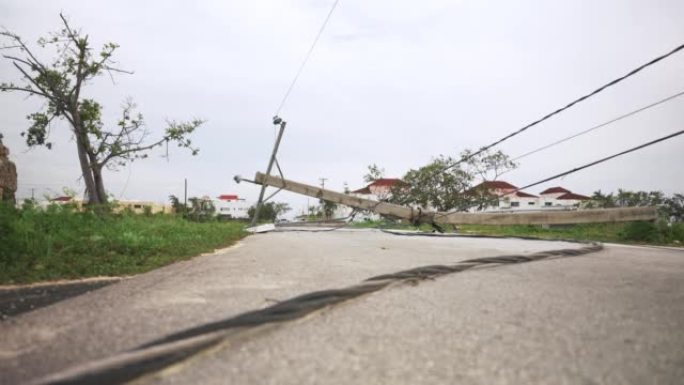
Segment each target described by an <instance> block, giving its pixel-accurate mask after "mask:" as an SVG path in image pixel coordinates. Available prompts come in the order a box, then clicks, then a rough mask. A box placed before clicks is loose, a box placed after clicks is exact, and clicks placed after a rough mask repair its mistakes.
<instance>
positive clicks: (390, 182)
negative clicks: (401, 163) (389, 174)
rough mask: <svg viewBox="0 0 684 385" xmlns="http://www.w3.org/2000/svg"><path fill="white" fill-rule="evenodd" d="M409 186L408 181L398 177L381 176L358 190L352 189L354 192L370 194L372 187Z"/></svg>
mask: <svg viewBox="0 0 684 385" xmlns="http://www.w3.org/2000/svg"><path fill="white" fill-rule="evenodd" d="M397 185H399V186H408V183H406V182H404V181H403V180H401V179H398V178H380V179H376V180H374V181H373V182H372V183H371V184H369V185H368V186H366V187H363V188H360V189H358V190H354V191H352V193H354V194H370V193H371V191H370V188H371V187H394V186H397Z"/></svg>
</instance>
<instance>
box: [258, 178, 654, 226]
mask: <svg viewBox="0 0 684 385" xmlns="http://www.w3.org/2000/svg"><path fill="white" fill-rule="evenodd" d="M254 182H255V183H257V184H260V185H262V186H272V187H278V188H282V189H285V190H288V191H292V192H294V193H297V194H302V195H306V196H310V197H313V198H319V199H323V200H327V201H330V202H335V203H341V204H343V205H346V206H350V207H354V208H358V209H362V210H369V211H372V212H374V213H377V214H381V215H388V216H391V217H396V218H403V219H408V220H411V221H415V222H418V223H437V224H460V225H463V224H486V225H542V224H573V223H601V222H627V221H652V220H655V219H656V218H657V215H656V208H655V207H626V208H615V209H594V210H572V211H548V212H544V211H536V212H515V213H513V212H512V213H462V212H452V213H440V212H434V211H428V210H425V211H421V210H418V209H414V208H411V207H406V206H400V205H396V204H392V203H387V202H379V201H374V200H371V199H364V198H359V197H355V196H351V195H346V194H342V193H339V192H336V191H330V190H325V189H322V188H319V187H316V186H311V185H306V184H304V183H299V182H295V181H291V180H286V179H281V178H278V177H275V176H269V175H264V174H262V173H260V172H259V173H257V174H256V177H255V178H254Z"/></svg>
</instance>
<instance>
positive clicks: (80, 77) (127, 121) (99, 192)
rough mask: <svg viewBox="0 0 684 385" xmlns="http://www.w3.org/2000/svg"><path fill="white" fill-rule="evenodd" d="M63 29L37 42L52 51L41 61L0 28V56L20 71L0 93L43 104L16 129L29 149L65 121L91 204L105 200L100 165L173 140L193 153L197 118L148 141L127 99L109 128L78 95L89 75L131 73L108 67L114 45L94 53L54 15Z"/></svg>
mask: <svg viewBox="0 0 684 385" xmlns="http://www.w3.org/2000/svg"><path fill="white" fill-rule="evenodd" d="M59 16H60V18H61V19H62V24H63V28H62V29H61V30H59V31H57V32H55V33H52V34H50V35H49V36H48V37H46V38H41V39H39V40H38V45H39V46H40V47H41V48H42V49H45V50H48V51H49V50H50V49H54V50H56V52H57V55H56V57H55V58H54V59H53V60H52V62H50V63H48V64H45V63H44V62H42V61H41V60H39V59H38V57H37V55H36V54H35V53H34V51H33V50H32V49H31V48H29V46H28V45H27V44H26V43H25V42H24V40H22V38H21V37H20V36H19V35H17V34H15V33H12V32H10V31H8V30H3V31H0V36H1V37H3V38H4V39H5V40H6V42H7V44H6V45H4V46H2V47H0V49H2V50H3V51H4V52H8V53H5V54H3V55H2V57H3V58H5V59H6V60H9V61H11V63H12V65H13V66H14V67H15V68H16V69H17V70H18V71H19V73H20V74H21V77H22V80H21V83H20V84H15V83H11V82H9V83H0V91H11V92H19V93H25V94H28V95H29V96H37V97H40V98H43V99H45V101H46V102H47V103H46V105H45V107H44V108H43V109H42V110H41V111H39V112H35V113H33V114H30V115H29V116H28V117H27V119H28V120H29V122H30V127H29V128H28V129H27V130H26V131H24V132H22V136H24V137H25V138H26V144H27V145H28V146H29V147H34V146H45V147H47V148H48V149H50V148H51V147H52V143H51V142H50V141H49V134H50V124H51V122H52V121H54V120H56V119H57V120H66V121H67V122H68V123H69V125H70V128H71V131H72V133H73V135H74V139H75V142H76V149H77V152H78V160H79V163H80V166H81V174H82V175H83V181H84V183H85V186H86V193H87V196H88V200H89V202H90V203H91V204H101V203H106V202H107V194H106V191H105V187H104V181H103V178H102V171H103V169H104V168H105V167H107V168H108V169H112V170H113V169H116V168H118V167H120V166H124V165H126V164H127V163H128V162H131V161H134V160H136V159H141V158H146V157H147V156H148V153H149V150H151V149H153V148H155V147H159V146H162V145H164V144H167V145H168V143H169V142H174V143H176V144H177V145H178V146H179V147H185V148H188V149H190V150H191V151H192V154H193V155H195V154H197V151H198V149H197V148H194V147H193V146H192V142H191V141H190V139H189V136H190V134H191V133H192V132H193V131H194V130H195V129H196V128H197V127H199V126H200V125H201V124H202V123H203V121H202V120H199V119H195V120H192V121H189V122H175V121H169V122H167V124H168V127H167V128H166V130H165V133H164V135H163V136H162V137H161V138H159V139H157V140H154V141H148V140H147V139H148V136H149V135H150V132H149V131H148V130H147V129H146V128H145V125H144V121H143V117H142V115H141V114H139V113H135V104H134V103H133V102H132V101H130V100H128V101H126V103H125V104H124V105H123V107H122V114H121V118H120V119H119V120H118V121H117V122H116V124H115V125H114V126H111V127H110V126H106V125H105V124H104V123H103V122H102V106H101V105H100V104H99V103H98V102H97V101H95V100H93V99H90V98H84V97H82V94H81V91H82V89H83V87H84V86H85V85H86V84H88V82H89V81H91V80H92V79H93V78H95V77H97V76H100V75H102V74H104V73H108V74H109V75H110V76H112V74H113V73H128V74H130V73H131V72H129V71H125V70H122V69H119V68H117V67H115V66H114V64H115V62H114V61H113V60H112V55H113V54H114V51H115V50H116V49H117V48H118V47H119V46H118V45H116V44H114V43H107V44H105V45H104V46H103V47H102V48H101V49H100V51H99V52H95V51H94V50H93V48H92V47H91V46H90V44H89V41H88V35H83V34H82V33H81V32H80V31H79V30H75V29H73V28H72V27H71V26H70V25H69V23H68V21H67V19H66V18H65V17H64V15H62V14H60V15H59Z"/></svg>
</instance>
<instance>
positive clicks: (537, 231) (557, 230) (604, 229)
mask: <svg viewBox="0 0 684 385" xmlns="http://www.w3.org/2000/svg"><path fill="white" fill-rule="evenodd" d="M354 227H358V228H386V229H415V227H413V226H411V225H410V224H402V223H393V222H389V221H376V222H363V223H359V224H355V225H354ZM419 230H422V231H431V230H432V229H431V227H430V226H429V225H421V227H420V228H419ZM447 230H450V228H449V227H448V226H447ZM458 232H460V233H463V234H481V235H496V236H510V237H535V238H544V239H567V240H577V241H598V242H613V243H627V244H642V245H660V246H680V247H681V246H683V245H684V223H672V224H668V223H665V222H643V221H639V222H624V223H587V224H578V225H563V226H552V227H549V228H542V227H541V226H535V225H510V226H493V225H462V226H458Z"/></svg>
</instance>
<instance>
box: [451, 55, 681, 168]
mask: <svg viewBox="0 0 684 385" xmlns="http://www.w3.org/2000/svg"><path fill="white" fill-rule="evenodd" d="M682 49H684V44H681V45H679V46H678V47H676V48H675V49H673V50H672V51H670V52H668V53H666V54H664V55H660V56H658V57H656V58H654V59H652V60H650V61H649V62H647V63H645V64H642V65H640V66H639V67H637V68H635V69H633V70H631V71H629V72H628V73H626V74H625V75H623V76H621V77H619V78H617V79H614V80H612V81H610V82H608V83H606V84H604V85H602V86H601V87H599V88H597V89H595V90H594V91H592V92H590V93H588V94H586V95H583V96H581V97H579V98H577V99H575V100H573V101H572V102H570V103H568V104H566V105H565V106H564V107H561V108H558V109H557V110H555V111H553V112H550V113H548V114H546V115H545V116H543V117H542V118H540V119H537V120H535V121H534V122H532V123H529V124H527V125H526V126H524V127H522V128H520V129H518V130H515V131H513V132H511V133H510V134H508V135H506V136H504V137H503V138H501V139H499V140H497V141H495V142H493V143H490V144H488V145H486V146H484V147H481V148H480V149H479V150H477V151H475V152H473V153H472V154H469V155H466V156H464V157H462V158H461V159H459V160H458V161H456V162H454V163H452V164H450V165H448V166H447V167H445V168H444V169H443V170H442V172H444V171H447V170H449V169H451V168H453V167H455V166H457V165H459V164H461V163H463V162H467V161H468V160H470V159H472V158H474V157H475V156H477V155H480V154H481V153H483V152H485V151H487V150H489V149H490V148H492V147H494V146H496V145H499V144H501V143H502V142H504V141H506V140H508V139H510V138H512V137H514V136H516V135H518V134H521V133H522V132H524V131H526V130H528V129H529V128H531V127H534V126H536V125H538V124H539V123H541V122H543V121H545V120H547V119H549V118H551V117H553V116H555V115H557V114H560V113H561V112H563V111H565V110H567V109H569V108H571V107H572V106H574V105H576V104H577V103H580V102H582V101H585V100H587V99H589V98H590V97H592V96H594V95H596V94H598V93H600V92H601V91H603V90H605V89H606V88H609V87H611V86H614V85H615V84H617V83H620V82H621V81H623V80H625V79H627V78H629V77H631V76H633V75H635V74H637V73H638V72H640V71H642V70H643V69H645V68H647V67H649V66H651V65H653V64H655V63H658V62H659V61H661V60H663V59H666V58H668V57H670V56H672V55H674V54H675V53H677V52H679V51H681V50H682Z"/></svg>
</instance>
